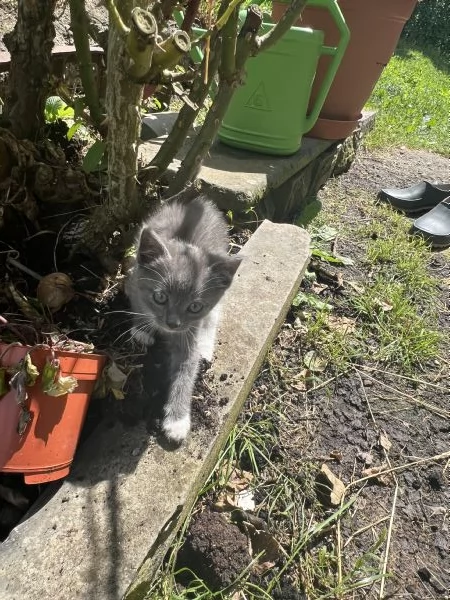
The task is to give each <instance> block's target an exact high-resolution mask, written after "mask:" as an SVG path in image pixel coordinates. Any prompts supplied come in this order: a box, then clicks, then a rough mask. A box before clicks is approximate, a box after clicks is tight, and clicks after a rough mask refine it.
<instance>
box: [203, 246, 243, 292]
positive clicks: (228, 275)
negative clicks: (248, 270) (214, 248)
mask: <svg viewBox="0 0 450 600" xmlns="http://www.w3.org/2000/svg"><path fill="white" fill-rule="evenodd" d="M241 261H242V258H240V257H239V256H227V255H225V256H222V255H219V254H211V255H210V270H211V273H212V275H213V277H214V283H215V285H216V286H217V287H221V288H225V289H226V288H228V287H229V286H230V285H231V282H232V281H233V277H234V274H235V273H236V271H237V269H238V267H239V265H240V264H241Z"/></svg>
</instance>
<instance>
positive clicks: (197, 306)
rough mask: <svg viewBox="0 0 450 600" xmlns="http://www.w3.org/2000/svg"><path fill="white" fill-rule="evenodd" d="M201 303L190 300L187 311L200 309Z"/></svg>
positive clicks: (195, 311) (192, 311) (198, 310)
mask: <svg viewBox="0 0 450 600" xmlns="http://www.w3.org/2000/svg"><path fill="white" fill-rule="evenodd" d="M202 308H203V304H202V303H201V302H192V303H191V304H189V306H188V311H189V312H191V313H194V314H195V313H198V312H200V311H201V310H202Z"/></svg>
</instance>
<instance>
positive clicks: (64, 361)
mask: <svg viewBox="0 0 450 600" xmlns="http://www.w3.org/2000/svg"><path fill="white" fill-rule="evenodd" d="M28 351H29V348H28V347H26V346H9V347H8V346H7V345H6V344H0V356H1V360H0V364H1V366H6V367H9V366H13V365H15V364H17V363H18V362H20V360H22V359H23V358H24V357H25V355H26V353H27V352H28ZM51 356H52V353H51V351H50V350H48V349H45V348H37V349H33V350H31V352H30V357H31V361H32V362H33V364H34V365H35V366H36V367H37V369H38V370H39V372H42V368H43V366H44V364H45V361H46V358H47V357H51ZM54 356H55V357H56V358H58V359H59V361H60V365H61V375H63V376H67V375H72V376H73V377H75V378H76V379H77V381H78V386H77V388H76V389H75V391H74V392H72V393H69V394H66V395H64V396H58V397H53V396H49V395H48V394H45V393H44V392H43V391H42V389H41V377H40V376H39V377H38V379H37V381H36V383H35V384H34V385H33V386H31V387H28V388H27V393H28V401H27V406H28V408H29V410H30V412H31V415H32V420H31V422H30V423H29V424H28V426H27V429H26V430H25V432H24V434H23V435H22V436H19V434H18V433H17V425H18V421H19V415H20V408H19V406H18V405H17V402H16V392H15V391H13V390H11V391H9V392H8V393H7V394H6V395H5V396H3V398H1V399H0V471H4V472H9V473H23V474H24V478H25V483H28V484H30V483H45V482H49V481H54V480H56V479H60V478H62V477H65V476H66V475H68V473H69V471H70V466H71V464H72V460H73V457H74V454H75V450H76V447H77V443H78V438H79V436H80V432H81V428H82V426H83V423H84V419H85V416H86V412H87V408H88V404H89V399H90V395H91V393H92V391H93V389H94V385H95V381H96V379H98V377H99V376H100V374H101V371H102V368H103V365H104V363H105V357H104V356H101V355H98V354H79V353H75V352H59V351H55V352H54Z"/></svg>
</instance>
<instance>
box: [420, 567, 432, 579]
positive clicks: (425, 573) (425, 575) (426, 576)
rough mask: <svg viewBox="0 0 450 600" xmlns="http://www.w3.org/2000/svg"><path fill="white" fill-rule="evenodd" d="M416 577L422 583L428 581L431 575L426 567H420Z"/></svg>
mask: <svg viewBox="0 0 450 600" xmlns="http://www.w3.org/2000/svg"><path fill="white" fill-rule="evenodd" d="M417 575H418V576H419V577H420V579H421V580H422V581H430V579H431V573H430V571H429V570H428V569H427V567H420V569H417Z"/></svg>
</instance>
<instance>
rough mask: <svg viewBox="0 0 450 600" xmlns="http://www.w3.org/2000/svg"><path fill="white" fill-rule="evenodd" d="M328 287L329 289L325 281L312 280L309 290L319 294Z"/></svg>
mask: <svg viewBox="0 0 450 600" xmlns="http://www.w3.org/2000/svg"><path fill="white" fill-rule="evenodd" d="M328 289H329V286H328V285H327V284H326V283H317V282H314V283H313V284H312V286H311V291H313V292H314V293H315V294H320V293H322V292H324V291H325V290H328Z"/></svg>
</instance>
